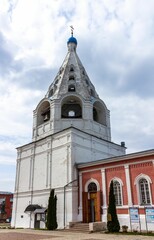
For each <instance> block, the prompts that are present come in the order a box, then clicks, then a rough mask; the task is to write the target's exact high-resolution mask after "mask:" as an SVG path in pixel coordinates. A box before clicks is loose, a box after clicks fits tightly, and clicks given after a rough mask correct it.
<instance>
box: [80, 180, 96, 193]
mask: <svg viewBox="0 0 154 240" xmlns="http://www.w3.org/2000/svg"><path fill="white" fill-rule="evenodd" d="M92 182H94V183H95V184H96V186H97V192H98V191H100V185H99V182H98V181H97V180H96V179H94V178H91V179H89V180H88V181H87V182H86V184H85V188H84V190H85V192H88V186H89V184H90V183H92Z"/></svg>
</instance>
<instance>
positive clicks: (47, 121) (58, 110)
mask: <svg viewBox="0 0 154 240" xmlns="http://www.w3.org/2000/svg"><path fill="white" fill-rule="evenodd" d="M67 48H68V52H67V55H66V57H65V59H64V62H63V64H62V66H61V67H60V69H59V71H58V73H57V75H56V77H55V79H54V81H53V83H52V84H51V85H50V86H49V89H48V91H47V93H46V95H45V98H44V99H42V100H41V101H40V103H39V104H38V106H37V107H36V109H35V110H34V124H33V141H36V140H39V139H41V138H44V137H46V136H49V135H51V134H54V133H56V132H59V131H62V130H64V129H67V128H69V127H74V128H76V129H79V130H81V131H83V132H85V133H88V134H92V135H93V136H96V137H98V138H100V139H104V140H107V141H111V130H110V112H109V110H108V109H107V107H106V105H105V103H104V102H103V101H102V100H101V99H100V98H99V96H98V94H97V92H96V90H95V87H94V85H93V84H92V82H91V81H90V79H89V77H88V74H87V72H86V70H85V68H84V66H83V64H82V63H81V61H80V59H79V57H78V55H77V53H76V49H77V40H76V38H75V37H73V32H72V36H71V37H70V38H69V39H68V41H67Z"/></svg>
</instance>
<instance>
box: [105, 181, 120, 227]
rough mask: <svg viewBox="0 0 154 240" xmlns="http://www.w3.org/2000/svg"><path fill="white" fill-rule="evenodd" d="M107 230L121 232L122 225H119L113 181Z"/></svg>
mask: <svg viewBox="0 0 154 240" xmlns="http://www.w3.org/2000/svg"><path fill="white" fill-rule="evenodd" d="M107 228H108V231H109V232H119V230H120V224H119V221H118V217H117V212H116V204H115V195H114V189H113V181H111V183H110V192H109V206H108V215H107Z"/></svg>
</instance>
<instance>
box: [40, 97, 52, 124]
mask: <svg viewBox="0 0 154 240" xmlns="http://www.w3.org/2000/svg"><path fill="white" fill-rule="evenodd" d="M49 120H50V103H49V102H48V101H44V102H42V103H41V104H40V106H38V110H37V126H39V125H41V124H43V123H44V122H47V121H49Z"/></svg>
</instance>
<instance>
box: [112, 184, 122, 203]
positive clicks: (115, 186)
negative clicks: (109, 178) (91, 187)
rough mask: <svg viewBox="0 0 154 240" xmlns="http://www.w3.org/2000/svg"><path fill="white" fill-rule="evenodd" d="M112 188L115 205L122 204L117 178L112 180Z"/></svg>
mask: <svg viewBox="0 0 154 240" xmlns="http://www.w3.org/2000/svg"><path fill="white" fill-rule="evenodd" d="M113 190H114V195H115V202H116V205H117V206H121V205H122V191H121V184H120V183H119V182H118V181H117V180H114V181H113Z"/></svg>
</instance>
